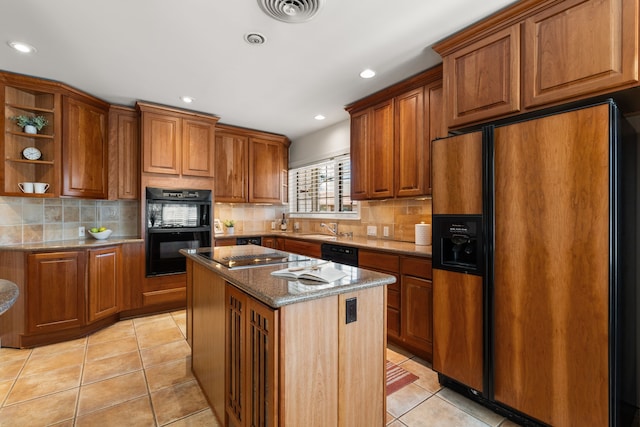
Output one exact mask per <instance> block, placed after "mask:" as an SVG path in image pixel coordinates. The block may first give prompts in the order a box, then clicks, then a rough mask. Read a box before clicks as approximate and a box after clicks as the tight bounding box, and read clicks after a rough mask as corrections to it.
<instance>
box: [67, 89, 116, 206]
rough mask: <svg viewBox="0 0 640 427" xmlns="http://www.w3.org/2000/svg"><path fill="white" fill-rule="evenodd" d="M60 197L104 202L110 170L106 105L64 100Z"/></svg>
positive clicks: (94, 101)
mask: <svg viewBox="0 0 640 427" xmlns="http://www.w3.org/2000/svg"><path fill="white" fill-rule="evenodd" d="M62 105H63V117H64V120H63V129H62V133H63V143H62V166H63V169H62V191H61V195H63V196H75V197H86V198H91V199H106V198H107V197H108V194H107V191H108V190H107V185H108V170H109V163H108V161H109V151H108V144H109V141H108V133H107V118H108V114H109V106H108V104H105V103H102V102H101V101H97V100H90V99H83V98H81V97H77V96H64V97H63V103H62Z"/></svg>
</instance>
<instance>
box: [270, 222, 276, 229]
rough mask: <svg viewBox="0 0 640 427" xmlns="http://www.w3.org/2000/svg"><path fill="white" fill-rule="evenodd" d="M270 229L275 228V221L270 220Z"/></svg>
mask: <svg viewBox="0 0 640 427" xmlns="http://www.w3.org/2000/svg"><path fill="white" fill-rule="evenodd" d="M271 229H272V230H275V229H276V222H275V221H271Z"/></svg>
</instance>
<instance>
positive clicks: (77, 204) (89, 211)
mask: <svg viewBox="0 0 640 427" xmlns="http://www.w3.org/2000/svg"><path fill="white" fill-rule="evenodd" d="M138 211H139V202H137V201H123V200H115V201H110V200H84V199H62V198H58V199H38V198H28V197H0V245H14V244H21V243H40V242H50V241H56V240H66V239H75V238H77V237H78V227H79V226H81V225H82V226H85V227H87V228H90V227H93V226H104V227H107V228H109V229H111V230H113V235H114V236H139V235H140V232H139V217H140V215H139V212H138ZM86 236H87V238H89V239H91V238H92V237H91V236H90V235H89V234H87V235H86Z"/></svg>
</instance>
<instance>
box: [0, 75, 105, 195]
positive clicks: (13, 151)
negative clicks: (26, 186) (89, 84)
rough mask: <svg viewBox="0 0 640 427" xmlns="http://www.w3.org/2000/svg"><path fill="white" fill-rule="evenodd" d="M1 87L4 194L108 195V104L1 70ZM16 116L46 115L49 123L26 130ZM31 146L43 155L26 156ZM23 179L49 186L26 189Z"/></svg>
mask: <svg viewBox="0 0 640 427" xmlns="http://www.w3.org/2000/svg"><path fill="white" fill-rule="evenodd" d="M0 86H1V88H2V89H1V91H0V100H3V101H4V102H3V105H4V114H3V115H2V116H1V117H0V123H1V124H2V129H3V134H2V138H1V139H0V144H1V147H2V148H1V150H0V151H1V152H2V154H3V161H2V163H0V167H1V168H2V169H1V170H0V194H2V195H6V196H21V197H57V196H73V197H86V198H92V199H104V198H107V186H108V158H109V152H108V136H107V119H108V117H107V116H108V110H109V104H107V103H105V102H103V101H101V100H99V99H97V98H94V97H92V96H90V95H87V94H84V93H82V92H79V91H76V90H74V89H72V88H69V87H67V86H65V85H63V84H61V83H57V82H52V81H49V80H43V79H37V78H33V77H27V76H21V75H15V74H10V73H0ZM18 115H28V116H32V115H42V116H44V117H45V119H47V121H48V124H47V125H46V126H45V127H44V128H42V130H41V131H39V132H38V133H37V134H28V133H25V132H23V131H22V130H21V129H20V128H19V127H18V126H17V125H16V124H15V123H13V122H12V121H11V118H12V117H14V116H18ZM27 147H34V148H36V149H38V150H39V151H40V153H41V156H40V158H38V159H35V160H30V159H26V158H24V157H23V156H22V152H23V150H24V149H25V148H27ZM22 182H42V183H46V184H49V187H48V189H47V190H46V191H45V192H44V193H22V192H21V190H20V187H19V186H18V184H19V183H22Z"/></svg>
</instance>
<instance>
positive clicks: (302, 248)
mask: <svg viewBox="0 0 640 427" xmlns="http://www.w3.org/2000/svg"><path fill="white" fill-rule="evenodd" d="M321 247H322V244H321V243H317V242H308V241H305V240H297V239H284V245H283V248H282V249H283V250H285V251H287V252H292V253H294V254H300V255H306V256H310V257H313V258H320V257H321V256H322V250H321Z"/></svg>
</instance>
